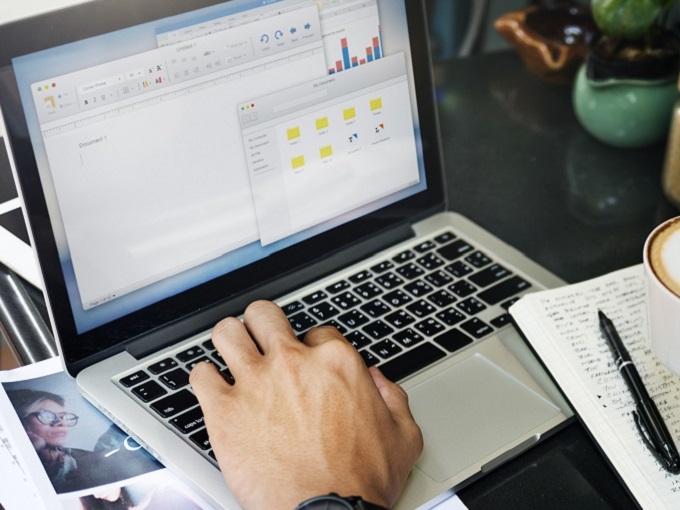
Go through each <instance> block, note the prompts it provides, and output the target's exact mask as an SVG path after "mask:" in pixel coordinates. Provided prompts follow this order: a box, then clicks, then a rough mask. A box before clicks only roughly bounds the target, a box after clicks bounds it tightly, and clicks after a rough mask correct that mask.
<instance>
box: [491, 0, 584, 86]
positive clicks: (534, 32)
mask: <svg viewBox="0 0 680 510" xmlns="http://www.w3.org/2000/svg"><path fill="white" fill-rule="evenodd" d="M495 27H496V30H497V31H498V32H499V33H500V34H501V35H502V36H503V37H504V38H505V39H506V40H507V41H508V42H509V43H510V44H511V45H512V46H513V48H515V50H516V51H517V53H518V54H519V56H520V57H521V58H522V60H523V61H524V65H525V66H526V67H527V69H528V70H529V71H530V72H531V73H533V74H535V75H536V76H538V77H539V78H542V79H544V80H546V81H549V82H553V83H571V82H572V81H573V79H574V76H575V75H576V71H578V68H579V67H580V65H581V64H582V63H583V61H584V60H585V57H586V53H587V43H588V40H589V39H590V37H591V35H592V34H593V32H594V31H595V23H594V21H593V18H592V15H591V13H590V9H589V8H587V7H581V6H573V5H567V4H564V5H559V4H558V5H556V6H554V7H542V6H532V7H528V8H526V9H522V10H518V11H513V12H509V13H507V14H505V15H503V16H501V17H500V18H498V19H497V20H496V22H495Z"/></svg>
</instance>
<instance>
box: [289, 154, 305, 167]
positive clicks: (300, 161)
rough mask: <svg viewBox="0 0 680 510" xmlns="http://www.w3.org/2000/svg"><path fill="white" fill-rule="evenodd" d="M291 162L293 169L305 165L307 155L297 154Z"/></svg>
mask: <svg viewBox="0 0 680 510" xmlns="http://www.w3.org/2000/svg"><path fill="white" fill-rule="evenodd" d="M290 164H291V165H292V167H293V170H295V169H296V168H300V167H301V166H305V157H304V156H296V157H294V158H293V159H291V160H290Z"/></svg>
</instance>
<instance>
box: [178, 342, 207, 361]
mask: <svg viewBox="0 0 680 510" xmlns="http://www.w3.org/2000/svg"><path fill="white" fill-rule="evenodd" d="M204 354H205V351H204V350H203V348H202V347H199V346H198V345H195V346H193V347H189V348H188V349H187V350H185V351H182V352H180V353H177V359H178V360H180V361H181V362H182V363H186V362H187V361H191V360H192V359H194V358H198V357H199V356H203V355H204Z"/></svg>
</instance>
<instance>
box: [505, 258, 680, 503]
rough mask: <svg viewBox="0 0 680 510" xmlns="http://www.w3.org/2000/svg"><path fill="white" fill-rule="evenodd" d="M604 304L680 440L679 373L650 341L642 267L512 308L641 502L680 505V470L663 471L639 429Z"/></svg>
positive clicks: (536, 297)
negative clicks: (605, 329)
mask: <svg viewBox="0 0 680 510" xmlns="http://www.w3.org/2000/svg"><path fill="white" fill-rule="evenodd" d="M598 310H602V312H603V313H605V314H606V315H607V316H608V317H609V318H610V319H611V320H612V321H613V323H614V325H615V326H616V328H617V330H618V332H619V334H620V336H621V338H622V340H623V342H624V344H626V347H627V349H628V351H629V353H630V356H631V358H632V360H633V363H634V364H635V366H636V368H637V369H638V371H639V372H640V375H641V377H642V379H643V381H644V384H645V386H646V388H647V390H648V392H649V394H650V395H651V396H652V398H653V399H654V401H655V403H656V405H657V406H658V408H659V411H660V412H661V414H662V416H663V418H664V420H665V422H666V425H667V426H668V429H669V431H670V433H671V435H672V436H673V438H674V439H675V442H676V444H680V377H678V376H677V375H674V374H673V373H671V372H670V371H669V370H668V369H666V367H665V366H663V365H662V364H661V363H660V362H659V361H658V360H657V359H656V358H655V357H654V355H653V353H652V351H651V349H650V347H649V344H648V342H647V308H646V297H645V286H644V276H643V270H642V265H638V266H634V267H631V268H628V269H623V270H621V271H617V272H614V273H611V274H608V275H605V276H602V277H599V278H596V279H593V280H589V281H586V282H583V283H580V284H576V285H570V286H566V287H562V288H559V289H554V290H548V291H543V292H538V293H535V294H530V295H528V296H526V297H524V298H523V299H521V300H520V301H519V302H518V303H516V304H515V305H514V306H513V307H512V308H511V309H510V313H511V314H512V316H513V318H514V319H515V320H516V321H517V323H518V325H519V327H520V328H521V330H522V331H523V332H524V334H525V335H526V337H527V338H528V339H529V342H530V343H531V345H532V346H533V347H534V349H535V350H536V352H537V353H538V355H539V357H540V358H541V360H543V362H544V363H545V364H546V366H547V367H548V370H549V371H550V373H551V374H552V375H553V377H554V378H555V379H556V381H557V383H558V385H559V386H560V387H561V388H562V390H563V391H564V393H565V394H566V396H567V398H568V399H569V401H570V402H571V403H572V405H573V406H574V408H575V409H576V411H577V412H578V414H579V415H580V416H581V418H582V419H583V421H584V423H585V425H586V426H587V427H588V429H589V430H590V432H591V433H592V435H593V437H594V438H595V440H596V441H597V443H598V444H599V445H600V447H601V448H602V450H603V451H604V453H605V454H606V455H607V457H608V458H609V459H610V461H611V462H612V464H613V465H614V467H615V468H616V470H617V471H618V473H619V475H620V476H621V478H622V479H623V481H624V482H625V483H626V485H627V486H628V489H629V490H630V491H631V493H632V494H633V495H634V497H635V498H636V499H637V501H638V503H639V504H640V505H641V506H642V507H643V508H648V509H650V510H659V509H662V508H668V509H677V508H680V476H678V475H672V474H670V473H668V472H667V471H665V470H664V469H663V467H662V466H661V464H660V463H659V462H658V461H657V460H656V459H655V458H654V457H653V456H652V454H651V453H650V452H649V450H648V449H647V447H646V446H645V444H644V443H643V441H642V438H641V436H640V434H639V433H638V431H637V429H636V426H635V423H634V421H633V416H632V411H634V410H635V405H634V402H633V398H632V395H631V393H630V391H629V390H628V388H627V386H626V384H625V381H624V380H623V378H622V377H621V375H620V374H619V372H618V370H617V369H616V365H615V363H614V356H613V355H612V352H611V350H610V348H609V346H608V344H607V343H606V340H605V339H604V337H603V336H602V334H601V333H600V330H599V322H598V314H597V312H598Z"/></svg>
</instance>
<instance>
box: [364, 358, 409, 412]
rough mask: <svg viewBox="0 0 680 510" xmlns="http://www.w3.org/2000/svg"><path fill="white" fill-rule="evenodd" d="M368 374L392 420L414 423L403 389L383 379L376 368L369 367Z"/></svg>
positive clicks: (385, 378)
mask: <svg viewBox="0 0 680 510" xmlns="http://www.w3.org/2000/svg"><path fill="white" fill-rule="evenodd" d="M369 372H370V373H371V377H373V382H374V383H375V386H376V387H377V388H378V391H379V392H380V395H381V396H382V398H383V400H384V401H385V405H387V408H388V409H389V411H390V413H391V414H392V417H393V418H394V420H395V421H397V422H403V421H408V422H414V423H415V420H414V419H413V415H412V414H411V410H410V409H409V406H408V395H407V394H406V391H405V390H404V388H402V387H401V386H399V385H398V384H396V383H393V382H392V381H390V380H389V379H388V378H387V377H385V376H384V375H383V373H382V372H381V371H380V369H379V368H378V367H370V368H369Z"/></svg>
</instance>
